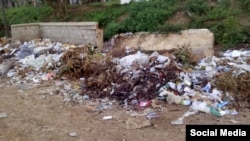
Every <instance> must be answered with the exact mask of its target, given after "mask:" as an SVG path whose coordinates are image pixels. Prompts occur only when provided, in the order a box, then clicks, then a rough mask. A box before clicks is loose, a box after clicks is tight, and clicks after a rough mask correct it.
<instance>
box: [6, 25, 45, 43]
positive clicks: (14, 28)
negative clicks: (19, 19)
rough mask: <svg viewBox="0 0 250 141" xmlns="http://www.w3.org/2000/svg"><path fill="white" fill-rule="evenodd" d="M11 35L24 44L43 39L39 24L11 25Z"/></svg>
mask: <svg viewBox="0 0 250 141" xmlns="http://www.w3.org/2000/svg"><path fill="white" fill-rule="evenodd" d="M11 35H12V40H20V41H22V42H23V41H27V40H31V39H35V38H41V37H42V35H41V32H40V25H39V23H31V24H18V25H11Z"/></svg>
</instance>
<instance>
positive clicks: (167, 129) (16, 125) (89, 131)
mask: <svg viewBox="0 0 250 141" xmlns="http://www.w3.org/2000/svg"><path fill="white" fill-rule="evenodd" d="M6 82H7V80H6V79H0V114H1V113H2V114H3V113H5V114H6V116H2V117H1V118H0V140H1V141H134V140H137V141H139V140H140V141H152V140H155V141H166V140H172V141H184V140H185V125H186V124H249V123H250V120H249V119H250V110H249V109H240V110H239V111H238V112H239V113H238V115H234V116H233V115H226V116H223V117H214V116H212V115H208V114H204V113H199V114H197V115H194V116H190V117H187V118H186V119H185V120H184V124H183V125H171V121H172V120H175V119H177V118H178V117H180V116H181V115H182V114H183V113H184V112H185V111H187V109H188V107H186V106H181V105H168V104H166V105H164V108H163V109H162V111H159V112H157V114H158V116H159V117H158V118H156V119H151V121H152V125H151V126H148V127H144V128H139V129H126V126H125V122H126V120H127V119H128V118H131V117H130V116H129V114H127V110H126V109H124V108H121V107H119V106H115V105H113V106H112V108H111V109H107V110H104V111H103V112H98V113H97V112H93V111H92V110H90V106H86V105H84V104H81V105H74V106H72V105H66V104H65V103H64V102H63V96H62V95H56V94H51V93H50V92H51V91H53V90H54V89H55V87H54V85H53V82H47V83H44V84H42V85H39V86H37V87H35V88H32V89H28V90H20V89H19V88H18V87H15V86H10V85H8V84H7V83H6ZM107 115H112V116H113V118H112V119H110V120H103V119H102V117H104V116H107ZM69 133H76V134H77V135H76V136H73V137H72V136H70V135H69Z"/></svg>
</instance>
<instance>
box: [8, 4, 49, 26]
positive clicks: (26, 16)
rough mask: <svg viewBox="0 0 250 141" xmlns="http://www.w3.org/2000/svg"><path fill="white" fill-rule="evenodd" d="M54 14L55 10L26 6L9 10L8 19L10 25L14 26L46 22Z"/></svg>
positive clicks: (46, 7) (45, 7)
mask: <svg viewBox="0 0 250 141" xmlns="http://www.w3.org/2000/svg"><path fill="white" fill-rule="evenodd" d="M52 13H53V9H52V8H51V7H48V6H41V7H33V6H26V7H19V8H9V9H7V10H6V17H7V19H8V24H9V25H12V24H21V23H31V22H40V21H44V20H46V18H47V17H48V16H49V15H51V14H52Z"/></svg>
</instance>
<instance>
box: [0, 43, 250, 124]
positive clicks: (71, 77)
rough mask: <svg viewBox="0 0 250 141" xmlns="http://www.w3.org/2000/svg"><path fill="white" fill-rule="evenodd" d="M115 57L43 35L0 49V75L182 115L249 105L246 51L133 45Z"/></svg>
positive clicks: (70, 96) (249, 56) (72, 95)
mask: <svg viewBox="0 0 250 141" xmlns="http://www.w3.org/2000/svg"><path fill="white" fill-rule="evenodd" d="M114 56H115V55H112V53H111V52H102V51H100V50H98V47H96V46H93V45H90V44H89V45H87V46H83V45H72V44H62V43H59V42H51V41H50V40H48V39H44V40H38V39H36V40H32V41H29V42H24V43H20V42H15V43H7V44H6V45H3V46H2V47H0V58H1V59H0V61H1V62H0V75H1V76H2V77H8V78H10V81H9V83H10V84H12V85H18V86H20V87H22V88H23V89H27V87H26V86H27V85H26V84H34V83H35V84H40V83H43V82H44V81H48V80H54V82H55V85H56V86H57V87H58V89H57V90H55V91H57V92H58V93H61V94H62V95H63V96H64V97H65V99H64V101H65V102H66V103H80V102H83V101H84V100H86V99H91V98H92V99H97V98H108V99H110V100H115V101H117V102H118V103H119V104H120V105H122V106H124V107H129V108H135V109H136V108H138V107H146V106H150V105H151V104H152V102H153V101H154V100H156V99H157V100H162V101H166V102H167V103H169V104H180V105H186V106H189V108H190V109H189V111H188V112H189V113H186V115H184V117H186V116H187V115H190V114H191V113H196V112H206V113H209V114H213V115H215V116H223V115H225V114H235V112H237V111H236V110H235V109H237V107H236V106H238V107H239V106H241V107H242V106H243V105H239V104H237V103H240V102H241V101H242V100H244V101H245V102H248V103H249V100H250V94H249V90H250V64H249V62H250V61H249V60H250V51H249V50H243V49H242V50H228V51H226V52H222V53H221V55H220V56H218V57H216V56H212V57H208V58H204V59H202V60H196V59H195V56H194V55H193V54H192V53H191V52H190V51H188V48H186V47H183V48H179V49H176V50H174V51H172V52H167V51H166V52H165V53H159V52H157V51H153V52H150V53H149V52H147V53H146V52H145V51H143V50H139V49H138V50H137V51H133V52H127V54H126V55H125V56H121V57H117V55H116V57H114ZM24 87H26V88H24ZM245 107H248V106H247V105H245ZM181 119H183V118H181ZM178 121H181V120H178Z"/></svg>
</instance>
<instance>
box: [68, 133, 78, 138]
mask: <svg viewBox="0 0 250 141" xmlns="http://www.w3.org/2000/svg"><path fill="white" fill-rule="evenodd" d="M69 136H71V137H77V133H76V132H70V133H69Z"/></svg>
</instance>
